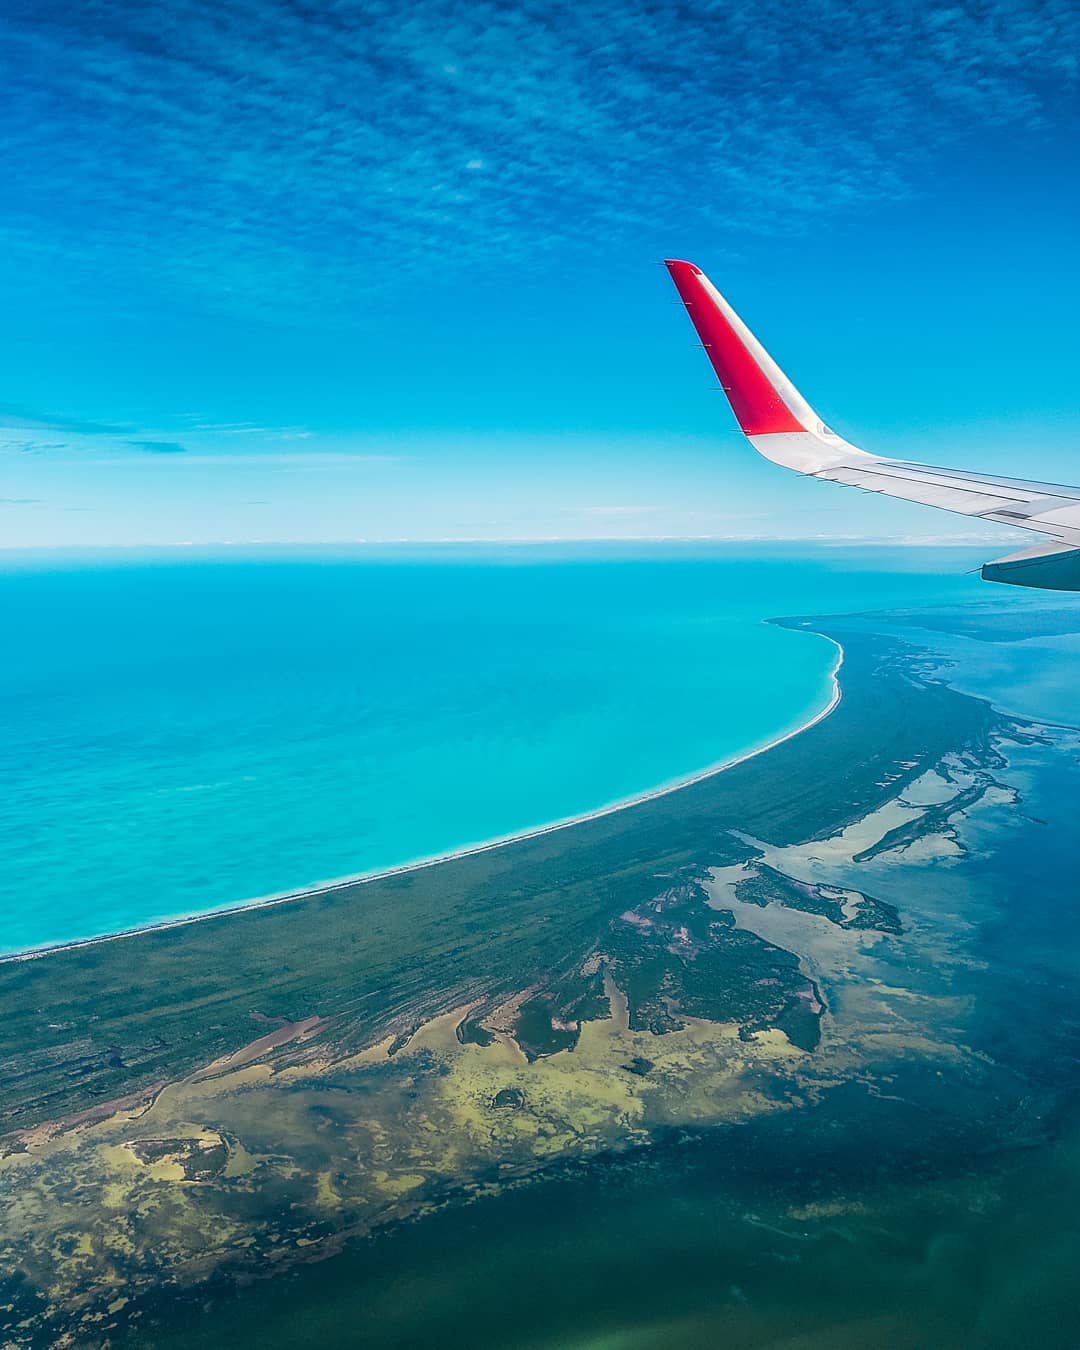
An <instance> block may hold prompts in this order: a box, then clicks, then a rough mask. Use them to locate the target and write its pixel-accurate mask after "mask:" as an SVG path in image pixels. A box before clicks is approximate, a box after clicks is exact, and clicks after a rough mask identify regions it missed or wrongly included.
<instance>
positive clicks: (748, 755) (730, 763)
mask: <svg viewBox="0 0 1080 1350" xmlns="http://www.w3.org/2000/svg"><path fill="white" fill-rule="evenodd" d="M765 622H767V623H776V622H778V621H777V620H765ZM801 631H804V632H805V631H810V630H806V629H803V630H801ZM812 631H814V632H815V634H816V636H818V637H821V638H824V640H825V641H826V642H828V643H831V644H832V646H833V647H835V649H836V654H835V656H834V659H833V665H832V669H831V671H830V672H829V681H830V683H831V685H832V693H831V695H830V697H829V701H828V703H827V704H826V705H825V707H823V708H821V709H819V710H818V711H817V712H816V713H815V714H814V715H813V716H812V717H811V718H809V719H808V720H807V721H806V722H803V723H802V724H801V725H799V726H797V727H794V728H793V729H792V730H791V731H786V732H784V733H783V734H782V735H779V736H774V737H773V739H772V740H770V741H766V742H765V743H764V744H763V745H759V746H757V747H755V748H754V749H752V750H747V751H744V752H743V753H742V754H740V755H735V756H732V757H731V758H730V759H725V760H720V761H718V762H716V763H714V764H710V765H708V766H707V767H706V768H704V769H699V770H697V771H696V772H695V773H692V774H689V775H687V776H686V777H684V778H679V779H676V780H675V781H673V782H669V783H663V784H661V785H660V786H659V787H654V788H649V789H648V790H647V791H645V792H639V793H637V794H636V795H634V796H633V797H624V798H621V799H620V800H618V801H615V802H609V803H607V804H606V805H604V806H599V807H596V808H595V809H594V810H592V811H586V812H583V813H582V814H580V815H576V816H568V817H566V818H565V819H562V820H556V821H551V822H549V823H548V824H546V825H536V826H533V827H531V828H529V829H526V830H518V831H516V832H515V833H513V834H506V835H500V836H498V837H497V838H495V839H488V840H484V841H483V842H481V843H476V844H466V845H463V846H462V847H461V848H456V849H451V850H450V851H448V852H446V853H438V854H433V855H431V856H429V857H426V858H417V859H415V860H414V861H412V862H406V863H399V864H397V865H396V866H394V867H383V868H378V869H376V870H373V871H367V872H355V873H352V874H350V875H348V876H344V877H337V878H335V879H334V880H331V881H323V882H318V883H316V884H315V885H311V886H302V887H300V888H298V889H296V890H291V891H278V892H272V893H271V894H269V895H262V896H255V897H253V898H252V899H250V900H240V901H237V902H236V903H235V904H230V905H225V906H223V907H221V908H217V909H209V910H204V911H202V912H200V913H198V914H185V915H180V916H178V917H176V918H171V919H161V920H158V921H157V922H155V923H145V924H139V925H138V926H137V927H134V928H123V929H120V930H119V931H118V932H115V933H102V934H99V935H97V936H96V937H85V938H70V939H68V940H67V941H64V942H50V943H46V944H43V945H42V946H40V947H28V948H25V949H24V950H22V951H16V952H4V953H0V965H6V964H9V963H11V962H16V961H36V960H40V959H42V958H44V957H48V956H52V955H54V954H56V953H57V952H64V951H72V950H78V949H80V948H84V947H95V946H99V945H100V944H101V943H105V942H120V941H122V940H123V939H125V938H134V937H139V936H140V935H141V934H143V933H157V932H163V931H166V930H168V929H172V928H186V927H188V926H189V925H191V924H196V923H204V922H206V921H207V920H209V919H225V918H228V917H230V916H232V915H236V914H245V913H248V912H250V911H253V910H258V909H269V908H271V907H273V906H277V905H285V904H289V903H291V902H293V901H299V900H310V899H314V898H315V897H317V896H322V895H332V894H333V893H334V892H336V891H342V890H346V889H347V888H348V887H351V886H364V885H368V884H369V883H371V882H376V881H384V880H386V879H388V878H390V877H398V876H403V875H406V874H408V873H410V872H420V871H424V870H426V869H427V868H430V867H437V866H439V865H440V864H441V863H448V862H454V861H456V860H457V859H459V858H471V857H475V856H476V855H477V854H481V853H490V852H492V851H493V850H495V849H498V848H503V847H505V846H507V845H510V844H517V843H522V842H524V841H526V840H529V839H538V838H542V837H543V836H544V835H549V834H555V833H557V832H558V831H560V830H568V829H571V828H572V827H573V826H575V825H583V824H585V823H586V822H588V821H590V820H599V819H602V818H603V817H605V816H611V815H615V814H616V813H617V812H619V811H626V810H629V808H630V807H633V806H640V805H641V804H643V803H644V802H650V801H655V800H656V799H657V798H658V797H667V796H670V795H671V794H672V793H675V792H680V791H682V789H684V788H688V787H693V785H694V784H695V783H701V782H703V781H705V780H706V779H708V778H714V777H716V775H717V774H721V773H725V772H726V771H727V770H728V769H734V768H735V767H736V766H737V765H739V764H745V763H746V762H747V760H751V759H756V758H757V757H758V756H759V755H764V754H765V753H766V752H767V751H769V750H773V749H775V748H776V747H777V746H778V745H783V744H784V743H785V742H787V741H790V740H793V739H794V738H795V737H796V736H801V735H802V734H803V733H804V732H806V731H809V730H810V729H811V728H812V727H815V726H817V725H818V723H819V722H823V721H824V720H825V718H826V717H828V716H829V714H830V713H832V712H834V711H835V710H836V708H837V706H838V705H839V703H840V699H841V697H842V691H841V688H840V670H841V668H842V666H843V664H844V648H843V646H842V645H841V644H840V643H839V642H838V641H837V640H836V638H834V637H831V636H830V635H829V634H827V633H821V632H818V631H817V630H812Z"/></svg>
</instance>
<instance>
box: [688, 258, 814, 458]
mask: <svg viewBox="0 0 1080 1350" xmlns="http://www.w3.org/2000/svg"><path fill="white" fill-rule="evenodd" d="M664 266H665V267H666V268H667V269H668V271H669V272H670V273H671V279H672V281H674V283H675V287H676V289H677V290H678V292H679V295H680V297H681V298H682V302H683V304H684V305H685V306H686V309H687V313H688V314H689V315H690V319H691V321H692V323H693V325H694V327H695V328H696V329H697V334H698V337H699V338H700V339H701V345H702V346H703V347H704V348H705V352H706V354H707V356H708V358H709V360H710V361H711V362H712V365H713V369H714V370H715V371H716V374H717V376H718V377H719V379H720V383H721V385H722V386H723V389H724V393H725V394H727V397H728V402H729V403H730V404H731V408H732V411H733V412H734V414H735V416H736V418H737V419H738V423H739V426H741V427H742V429H743V431H744V432H745V433H746V434H747V436H773V435H777V434H782V433H784V432H796V433H798V432H811V433H812V434H816V433H817V432H819V431H820V430H821V422H820V419H819V418H818V417H817V415H816V413H815V412H814V410H813V409H812V408H811V407H810V405H809V404H808V403H807V402H806V400H805V399H804V398H803V397H802V395H801V394H800V393H799V392H798V390H797V389H796V388H795V386H794V385H793V384H792V383H791V381H790V380H789V379H788V378H787V376H786V375H785V374H784V372H783V371H782V370H781V369H780V367H779V366H778V365H777V364H776V362H775V361H774V360H773V359H772V357H771V356H770V355H769V354H768V352H767V351H766V350H765V348H764V347H762V345H761V343H760V342H758V340H757V339H756V338H755V337H754V335H753V333H751V332H750V330H749V328H747V326H746V325H745V324H744V323H743V321H742V320H741V319H740V318H739V316H738V315H737V314H736V313H735V311H734V310H733V309H732V308H731V306H730V305H729V304H728V303H727V301H726V300H725V299H724V297H723V296H722V295H721V294H720V292H719V291H718V290H717V289H716V287H715V286H714V285H713V284H712V282H710V281H709V279H708V277H707V276H706V275H705V274H704V272H702V270H701V268H700V267H697V266H695V265H694V263H691V262H683V261H681V260H680V259H678V258H667V259H665V262H664Z"/></svg>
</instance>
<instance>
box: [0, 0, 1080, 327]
mask: <svg viewBox="0 0 1080 1350" xmlns="http://www.w3.org/2000/svg"><path fill="white" fill-rule="evenodd" d="M0 26H2V28H3V31H2V33H0V36H2V38H3V41H2V42H0V64H2V65H3V66H4V67H5V68H4V69H3V70H0V75H2V77H3V80H4V86H5V89H6V90H7V91H8V93H9V95H10V97H9V99H8V113H7V117H6V122H5V142H6V149H5V154H6V178H5V189H6V190H5V213H4V214H5V222H6V223H5V226H4V228H3V231H2V238H0V243H2V244H3V247H4V249H5V251H6V252H7V254H8V255H9V257H11V258H12V259H13V266H12V269H11V276H12V279H13V281H14V282H16V283H17V282H18V281H19V279H20V277H22V278H25V282H26V285H27V286H28V287H30V288H34V287H37V288H39V289H40V287H41V285H42V284H43V283H48V282H50V280H51V278H53V277H55V278H56V280H55V283H54V284H55V285H56V286H58V287H60V288H61V290H62V288H63V287H65V286H66V285H67V284H68V279H69V278H70V277H71V276H73V275H75V274H76V273H81V275H82V276H87V275H93V276H94V277H96V278H98V279H99V282H100V284H101V285H102V286H103V287H106V288H107V289H108V292H109V293H110V294H112V295H113V296H115V297H116V299H115V303H116V304H117V305H121V304H123V303H124V300H123V297H124V296H127V295H130V294H134V293H136V292H138V293H151V292H154V291H157V292H165V293H167V294H168V295H169V296H170V297H176V296H181V297H187V298H188V300H189V301H191V302H192V303H195V304H196V305H206V304H213V305H217V306H227V307H229V308H232V309H236V310H239V311H249V310H263V311H265V310H269V309H274V310H276V311H279V312H280V310H281V309H282V308H283V307H288V308H292V309H293V310H295V311H297V312H303V313H304V314H306V315H307V316H308V317H310V318H313V317H314V313H315V311H316V310H318V311H319V312H320V317H321V319H322V320H323V321H325V320H327V319H328V318H329V316H331V315H333V314H335V313H338V314H340V313H343V312H345V311H347V310H349V309H350V307H352V306H355V305H356V303H357V297H362V296H363V295H365V294H366V293H368V292H369V291H370V290H371V289H372V288H373V287H379V286H382V285H386V284H388V279H390V280H391V281H396V282H400V281H401V279H402V278H405V277H411V278H420V277H430V276H433V275H435V274H436V273H437V272H439V271H441V270H442V269H443V268H444V267H445V260H446V259H447V257H450V256H452V257H453V258H454V259H455V265H456V266H457V267H458V268H459V269H460V268H461V267H472V268H476V267H483V266H488V267H490V266H491V265H492V260H493V259H497V261H498V265H499V266H500V267H505V266H507V265H510V264H514V265H516V266H518V267H542V266H543V265H544V258H545V256H546V255H548V254H550V252H551V251H552V250H555V249H558V250H563V251H569V252H570V253H573V254H575V255H576V256H578V257H580V258H582V259H584V258H586V257H591V256H595V253H596V250H597V248H598V247H599V246H600V245H602V246H603V247H604V249H605V251H607V252H608V253H609V254H617V253H618V251H619V250H620V249H623V248H632V249H634V250H640V249H642V248H651V247H652V241H653V240H655V239H659V238H661V237H663V235H665V234H667V235H668V236H669V237H671V236H674V237H675V238H681V237H685V236H686V235H687V233H688V232H701V231H702V230H709V231H712V232H717V231H719V230H723V231H724V232H725V233H726V234H727V235H728V236H729V237H730V238H732V239H734V240H738V238H740V237H742V238H748V237H749V235H750V233H753V234H754V235H760V234H763V233H764V234H770V233H772V234H776V233H782V234H785V235H789V234H791V233H792V232H796V233H797V232H798V231H799V230H803V229H807V228H811V227H813V226H814V225H816V224H820V223H822V222H830V221H834V220H836V219H837V218H838V217H841V216H852V215H854V216H855V217H857V215H858V213H859V212H861V211H863V210H864V209H866V208H867V207H872V206H873V205H875V204H881V203H882V202H890V201H894V200H896V199H897V198H898V197H901V196H903V195H905V194H907V193H910V192H911V191H912V190H913V184H914V183H915V182H916V181H917V180H918V179H919V177H920V175H921V174H923V173H924V171H925V168H926V166H927V165H928V164H930V163H932V162H933V157H934V156H935V155H937V154H939V153H940V152H941V150H942V149H943V147H946V146H948V145H950V144H953V143H955V142H957V141H959V140H960V139H962V138H964V137H965V136H968V135H970V133H971V131H972V129H973V128H978V129H979V131H980V132H981V133H983V134H985V133H987V132H992V131H993V130H994V129H1016V128H1024V129H1032V128H1038V127H1040V126H1043V125H1045V124H1046V123H1047V121H1048V120H1052V119H1053V118H1054V117H1055V115H1057V114H1059V113H1061V111H1062V110H1063V109H1064V110H1067V109H1068V107H1069V104H1068V102H1067V100H1068V99H1069V97H1070V94H1071V92H1072V91H1074V90H1075V86H1076V79H1077V67H1076V62H1075V52H1076V50H1077V48H1078V47H1080V10H1078V8H1077V6H1076V5H1075V3H1073V0H1042V2H1041V3H1040V4H1038V5H1032V4H1029V3H1021V2H1020V0H981V3H979V4H977V5H976V4H957V3H955V0H928V3H926V4H922V5H918V6H912V5H909V4H906V3H900V0H882V3H878V4H870V3H855V4H850V3H847V2H846V0H815V3H812V4H808V5H801V6H797V7H796V6H794V5H793V4H792V3H791V0H728V3H725V4H723V5H721V4H717V3H714V2H713V0H686V3H684V4H681V5H680V6H679V8H678V10H677V12H676V11H673V10H672V9H671V7H670V6H668V5H664V4H661V3H659V0H597V3H593V4H588V5H582V4H580V3H577V2H576V0H534V2H533V3H528V4H520V5H506V4H503V3H499V0H416V3H413V4H410V5H408V6H405V5H403V4H402V3H401V2H400V0H368V2H367V3H365V4H364V6H363V7H362V9H361V8H360V7H357V6H356V5H354V4H351V3H343V4H335V5H296V4H292V3H289V2H288V0H230V3H229V4H227V5H224V6H219V5H210V4H206V3H203V0H176V3H171V4H168V5H141V6H132V5H107V4H104V3H101V2H100V0H97V2H94V3H90V4H88V5H85V6H63V5H60V6H41V5H38V4H32V3H30V0H13V3H11V4H9V5H8V6H6V7H5V17H4V20H3V23H2V25H0ZM133 128H138V131H137V134H136V133H135V132H133ZM88 164H90V165H93V166H94V172H93V173H91V174H88V173H87V172H86V166H87V165H88ZM491 165H495V166H497V167H498V172H497V173H493V172H480V171H479V170H480V169H481V168H482V167H483V166H491ZM88 269H90V270H89V271H88Z"/></svg>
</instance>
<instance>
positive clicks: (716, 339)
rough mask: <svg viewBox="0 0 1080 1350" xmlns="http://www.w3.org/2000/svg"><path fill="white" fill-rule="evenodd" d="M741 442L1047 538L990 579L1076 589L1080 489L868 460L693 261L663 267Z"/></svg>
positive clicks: (807, 467) (782, 460)
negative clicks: (833, 426) (823, 415)
mask: <svg viewBox="0 0 1080 1350" xmlns="http://www.w3.org/2000/svg"><path fill="white" fill-rule="evenodd" d="M665 265H666V267H667V269H668V271H669V272H670V273H671V279H672V280H673V281H674V283H675V287H676V289H677V290H678V292H679V296H680V298H681V299H682V302H683V304H684V305H685V306H686V310H687V313H688V314H689V315H690V319H691V321H692V323H693V325H694V327H695V329H696V330H697V334H698V337H699V338H700V339H701V345H702V346H703V347H704V348H705V353H706V355H707V356H708V358H709V360H710V361H711V362H712V366H713V369H714V370H715V371H716V374H717V376H718V377H719V380H720V384H721V386H722V387H723V390H724V393H725V394H726V395H727V398H728V402H729V403H730V404H731V408H732V411H733V412H734V414H735V417H736V419H737V420H738V423H739V426H740V427H742V430H743V432H744V434H745V435H746V438H747V440H749V442H750V444H751V445H752V446H753V447H754V449H755V450H757V451H758V453H759V454H761V455H764V456H765V458H766V459H771V460H772V461H773V463H774V464H781V465H783V466H784V467H785V468H787V469H795V470H796V471H797V472H798V473H804V474H808V475H809V476H810V477H812V478H824V479H827V480H829V481H830V482H833V483H841V484H843V485H845V486H847V487H857V488H862V489H863V491H865V492H884V493H887V494H888V495H889V496H890V497H903V498H905V499H906V500H907V501H912V502H922V503H923V504H924V505H926V506H937V507H940V508H941V509H942V510H945V511H955V512H958V513H959V514H960V515H964V516H978V517H980V518H981V519H983V520H993V521H996V522H998V523H999V524H1002V525H1012V526H1018V527H1020V528H1022V529H1026V530H1035V531H1037V532H1038V533H1039V534H1044V535H1049V536H1051V538H1052V539H1053V540H1054V542H1052V543H1051V542H1045V543H1041V544H1037V545H1036V546H1035V547H1034V548H1028V549H1024V550H1022V551H1021V552H1019V553H1013V554H1009V555H1008V556H1007V557H1005V558H999V559H997V560H996V561H994V562H988V563H984V565H983V568H982V575H983V577H984V578H985V579H986V580H987V581H1001V582H1007V583H1009V584H1011V585H1014V586H1034V587H1040V588H1042V589H1047V590H1065V591H1080V487H1063V486H1060V485H1058V484H1055V483H1031V482H1027V481H1025V480H1023V479H1014V478H997V477H994V476H992V475H989V474H974V473H966V472H962V471H960V470H958V469H936V468H933V467H931V466H930V465H927V464H913V463H908V462H907V461H906V460H900V459H887V458H885V457H884V456H882V455H872V454H869V453H867V451H865V450H860V449H858V448H857V447H856V446H854V445H851V444H850V443H849V442H848V441H845V440H844V439H843V437H842V436H838V435H837V434H836V433H835V432H834V431H830V430H829V428H828V427H827V426H826V425H825V423H824V422H823V421H822V420H821V418H820V417H819V416H818V415H817V413H816V412H814V410H813V408H811V407H810V405H809V403H807V402H806V400H805V399H804V398H803V396H802V395H801V394H800V393H799V391H798V390H797V389H796V388H795V386H794V385H793V384H792V383H791V381H790V380H789V379H788V378H787V376H786V375H785V374H784V373H783V371H782V370H781V369H780V367H779V366H778V365H777V364H776V362H775V361H774V360H773V359H772V357H771V356H770V355H769V354H768V352H767V351H766V350H765V348H764V347H763V346H762V345H761V343H760V342H758V340H757V338H755V337H754V335H753V333H751V332H750V330H749V329H748V328H747V326H746V325H745V324H744V323H743V321H742V320H741V319H740V318H739V316H738V315H737V314H736V313H735V311H734V310H733V309H732V308H731V306H730V305H729V304H728V302H727V301H726V300H725V299H724V297H723V296H722V295H721V294H720V292H719V291H718V290H717V289H716V287H715V286H714V285H713V284H712V282H710V281H709V279H708V277H706V276H705V274H704V273H703V272H702V271H701V269H700V268H699V267H695V266H694V264H693V263H689V262H682V261H679V260H676V259H669V260H668V261H667V263H666V264H665Z"/></svg>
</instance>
